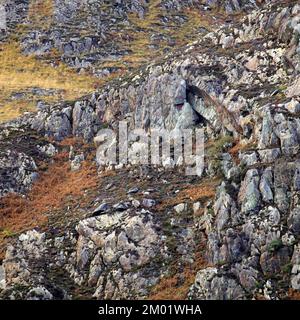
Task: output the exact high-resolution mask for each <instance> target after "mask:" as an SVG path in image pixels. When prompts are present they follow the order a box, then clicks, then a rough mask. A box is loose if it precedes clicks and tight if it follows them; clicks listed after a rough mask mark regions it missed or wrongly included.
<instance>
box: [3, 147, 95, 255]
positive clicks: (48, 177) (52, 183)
mask: <svg viewBox="0 0 300 320" xmlns="http://www.w3.org/2000/svg"><path fill="white" fill-rule="evenodd" d="M71 142H73V141H64V142H63V143H62V146H68V145H70V143H71ZM97 182H98V177H97V172H96V166H95V164H94V163H93V162H92V161H89V160H87V161H85V162H84V163H83V165H82V169H81V170H79V171H77V172H72V171H71V170H70V163H69V161H68V152H67V151H64V152H60V153H58V154H57V155H56V156H55V159H54V161H53V164H51V165H50V166H49V167H48V168H47V170H46V171H45V172H41V173H40V177H39V179H38V181H37V182H36V183H35V184H34V185H33V187H32V189H31V191H30V192H29V193H28V195H27V196H26V197H22V196H20V195H15V194H12V195H8V196H6V197H4V198H3V199H1V200H0V226H1V229H0V259H1V258H3V254H4V253H3V251H4V248H5V242H6V238H8V237H9V236H11V235H14V234H16V233H19V232H22V231H24V230H28V229H32V228H36V227H45V226H47V221H48V218H47V213H49V211H50V210H53V209H58V208H62V207H64V205H65V204H66V203H67V202H68V203H70V202H71V201H75V202H76V199H77V200H78V198H79V197H81V196H82V195H83V194H84V191H85V190H88V189H92V188H95V187H96V186H97ZM82 201H83V200H81V202H82Z"/></svg>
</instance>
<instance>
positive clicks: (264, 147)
mask: <svg viewBox="0 0 300 320" xmlns="http://www.w3.org/2000/svg"><path fill="white" fill-rule="evenodd" d="M18 10H19V11H20V10H21V12H22V14H17V13H16V12H17V11H18ZM1 12H5V16H6V20H5V24H4V23H2V29H3V30H2V34H3V36H2V40H1V41H2V45H1V46H2V47H1V50H2V51H1V52H0V57H1V54H2V58H1V59H6V60H5V61H6V62H9V57H15V56H16V55H17V57H18V59H14V58H12V61H10V63H7V64H4V65H3V64H2V67H0V68H4V71H5V72H6V73H2V74H4V75H5V74H6V77H7V76H8V75H9V74H13V75H14V81H5V79H3V80H2V81H1V77H0V84H1V86H2V87H3V92H4V94H3V95H2V98H1V99H2V100H1V101H3V106H2V107H0V112H1V108H2V114H3V118H2V120H3V121H4V120H5V122H3V123H2V124H1V126H0V247H1V252H2V253H1V259H2V262H1V263H2V264H1V266H0V292H1V293H0V294H1V297H2V298H5V299H46V300H47V299H91V298H95V299H145V298H151V299H222V300H223V299H225V300H230V299H299V296H300V294H299V293H300V243H299V239H300V198H299V195H300V157H299V152H300V150H299V149H300V147H299V142H300V120H299V119H300V79H299V71H300V59H299V58H300V42H299V41H300V36H299V35H300V5H299V4H298V1H292V0H290V1H288V0H286V1H276V0H274V1H250V0H249V1H247V0H245V1H242V0H240V1H233V0H232V1H196V0H186V1H176V0H162V1H154V0H153V1H152V0H151V1H143V0H132V1H122V0H120V1H102V0H97V1H88V0H86V1H67V0H53V1H38V0H36V1H25V0H23V1H16V0H15V1H14V0H9V1H3V4H2V7H1V5H0V17H1ZM16 17H17V18H16ZM13 61H16V63H15V64H14V63H13ZM3 66H4V67H3ZM16 66H17V67H18V68H19V67H20V68H21V69H22V70H20V69H17V70H15V69H16ZM22 66H24V67H23V68H22ZM16 75H17V76H16ZM28 75H30V81H31V82H32V83H36V84H37V85H36V86H35V87H34V88H33V87H32V86H31V85H30V83H28V82H26V79H27V78H28ZM46 75H47V77H48V78H47V80H48V81H45V80H46V79H45V76H46ZM20 79H22V81H20ZM66 81H69V82H68V83H66ZM7 84H8V85H7ZM33 89H34V90H33ZM32 90H33V91H32ZM20 95H21V96H20ZM49 96H50V97H51V99H49ZM178 96H180V98H181V100H182V101H186V102H187V103H188V105H189V106H191V108H190V109H186V108H183V109H180V108H177V107H174V104H178V103H174V100H176V99H177V98H178ZM29 102H30V103H33V102H34V103H35V102H37V106H36V111H35V112H31V113H28V112H26V113H24V114H23V115H22V116H19V117H17V118H16V115H17V114H19V113H22V110H19V111H18V112H14V111H15V110H16V109H17V108H18V105H19V104H20V103H23V104H25V105H26V106H27V104H28V103H29ZM185 105H186V104H185ZM33 109H35V105H34V106H33V107H32V110H33ZM11 110H13V111H11ZM23 111H24V110H23ZM7 112H10V116H9V117H7V116H6V114H7ZM12 118H13V119H12ZM8 119H10V121H7V120H8ZM11 119H12V120H11ZM120 120H126V121H128V122H129V125H130V127H131V128H143V129H144V130H145V131H146V132H150V129H151V128H160V129H168V130H172V129H174V128H178V127H179V128H203V129H204V133H205V168H204V172H203V174H202V176H201V177H197V176H191V177H189V176H186V175H185V172H184V168H183V167H182V166H180V165H179V164H178V163H174V161H172V160H173V159H172V158H168V159H163V161H162V163H161V165H159V166H156V167H153V166H150V165H135V164H134V163H132V164H130V165H127V166H122V165H118V166H114V165H112V163H110V162H103V161H102V159H101V154H100V153H99V152H97V143H98V142H99V139H100V136H99V135H98V132H99V130H100V129H104V128H106V129H107V128H110V129H112V130H117V126H118V122H119V121H120ZM130 139H131V140H130V141H129V153H134V154H135V153H143V152H144V150H143V149H139V145H138V143H137V141H136V140H135V139H134V137H131V138H130ZM112 142H113V141H112Z"/></svg>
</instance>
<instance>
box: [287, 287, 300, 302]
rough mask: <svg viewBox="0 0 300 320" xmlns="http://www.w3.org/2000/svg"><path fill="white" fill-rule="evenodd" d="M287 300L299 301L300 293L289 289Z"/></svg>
mask: <svg viewBox="0 0 300 320" xmlns="http://www.w3.org/2000/svg"><path fill="white" fill-rule="evenodd" d="M288 299H289V300H300V292H299V291H296V290H293V289H289V292H288Z"/></svg>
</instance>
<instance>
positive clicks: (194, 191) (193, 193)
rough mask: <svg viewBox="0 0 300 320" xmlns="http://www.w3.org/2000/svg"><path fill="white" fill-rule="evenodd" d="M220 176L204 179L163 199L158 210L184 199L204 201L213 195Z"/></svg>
mask: <svg viewBox="0 0 300 320" xmlns="http://www.w3.org/2000/svg"><path fill="white" fill-rule="evenodd" d="M220 182H221V180H220V178H214V179H206V180H203V181H201V183H199V184H196V185H191V187H189V188H186V189H184V190H182V191H180V192H179V193H178V194H176V196H175V197H172V198H168V199H165V200H164V201H163V202H162V203H161V204H159V205H158V206H157V209H158V210H165V209H167V208H169V207H173V206H176V205H177V204H179V203H182V202H186V201H193V202H195V201H201V202H206V201H207V200H209V199H212V198H214V197H215V194H216V188H217V187H218V185H219V184H220Z"/></svg>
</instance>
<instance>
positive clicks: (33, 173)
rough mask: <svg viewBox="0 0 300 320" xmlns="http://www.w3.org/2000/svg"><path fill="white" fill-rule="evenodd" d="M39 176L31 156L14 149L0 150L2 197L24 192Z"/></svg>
mask: <svg viewBox="0 0 300 320" xmlns="http://www.w3.org/2000/svg"><path fill="white" fill-rule="evenodd" d="M37 177H38V174H37V166H36V164H35V162H34V160H33V159H32V158H31V157H29V156H27V155H26V154H24V153H18V152H15V151H12V150H8V151H7V152H4V153H3V152H1V151H0V197H1V196H3V195H6V194H8V193H11V192H16V193H24V192H25V191H26V190H28V189H29V188H30V187H31V184H32V182H33V181H35V180H36V179H37Z"/></svg>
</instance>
